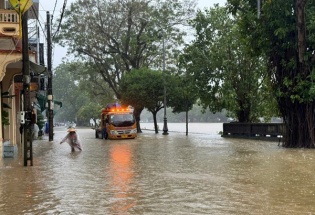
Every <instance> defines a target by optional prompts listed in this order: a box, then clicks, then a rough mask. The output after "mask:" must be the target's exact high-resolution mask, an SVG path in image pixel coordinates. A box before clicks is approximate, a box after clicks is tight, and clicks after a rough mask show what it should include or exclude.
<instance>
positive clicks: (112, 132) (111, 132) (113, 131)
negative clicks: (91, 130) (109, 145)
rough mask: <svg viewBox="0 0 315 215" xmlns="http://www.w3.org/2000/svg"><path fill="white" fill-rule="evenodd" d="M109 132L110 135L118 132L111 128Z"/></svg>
mask: <svg viewBox="0 0 315 215" xmlns="http://www.w3.org/2000/svg"><path fill="white" fill-rule="evenodd" d="M110 134H112V135H117V134H118V133H117V131H116V130H111V131H110Z"/></svg>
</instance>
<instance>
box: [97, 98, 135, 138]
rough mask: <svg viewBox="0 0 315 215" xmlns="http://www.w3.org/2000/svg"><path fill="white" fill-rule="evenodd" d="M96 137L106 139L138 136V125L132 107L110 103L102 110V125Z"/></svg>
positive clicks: (98, 128)
mask: <svg viewBox="0 0 315 215" xmlns="http://www.w3.org/2000/svg"><path fill="white" fill-rule="evenodd" d="M95 137H96V138H104V139H133V138H136V137H137V125H136V120H135V117H134V114H133V109H132V108H131V107H122V106H121V105H119V104H115V103H114V104H108V105H106V107H105V108H103V109H102V110H101V120H100V125H99V126H98V127H96V128H95Z"/></svg>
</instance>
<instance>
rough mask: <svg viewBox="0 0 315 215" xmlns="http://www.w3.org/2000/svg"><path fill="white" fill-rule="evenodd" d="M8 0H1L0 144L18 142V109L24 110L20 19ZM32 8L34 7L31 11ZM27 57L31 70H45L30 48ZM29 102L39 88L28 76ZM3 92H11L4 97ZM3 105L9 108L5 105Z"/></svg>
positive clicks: (32, 99)
mask: <svg viewBox="0 0 315 215" xmlns="http://www.w3.org/2000/svg"><path fill="white" fill-rule="evenodd" d="M10 8H11V6H10V5H9V3H8V2H7V0H0V92H1V103H0V104H1V111H0V115H1V117H0V121H1V123H0V145H2V143H3V142H4V141H5V140H10V142H11V144H13V145H16V144H19V143H21V137H22V135H21V134H20V130H19V128H20V119H19V116H20V112H21V110H23V96H22V89H23V83H22V78H23V74H22V68H23V65H22V38H21V35H20V27H21V25H20V24H21V23H20V22H21V20H20V18H19V15H18V13H17V12H16V11H15V10H13V9H10ZM32 11H34V10H32ZM29 59H30V61H31V62H30V67H31V72H32V73H33V74H36V72H38V71H36V70H45V67H43V66H39V65H38V64H37V53H36V50H34V49H32V48H29ZM31 82H32V83H31V87H30V88H31V91H32V92H31V101H32V102H33V101H36V93H37V91H38V78H37V77H33V78H32V79H31ZM4 93H8V95H12V97H10V98H4V96H3V95H4ZM6 104H7V105H9V106H10V107H11V109H8V108H5V107H6ZM4 112H7V113H8V120H9V125H4V124H3V123H4V120H3V115H4Z"/></svg>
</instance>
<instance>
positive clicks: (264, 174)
mask: <svg viewBox="0 0 315 215" xmlns="http://www.w3.org/2000/svg"><path fill="white" fill-rule="evenodd" d="M78 134H79V135H80V138H81V142H82V145H83V150H84V151H82V152H74V153H71V152H70V147H69V145H67V144H66V143H63V144H62V145H60V144H59V142H60V140H61V139H62V137H63V136H65V135H66V129H65V128H62V127H57V128H55V136H54V141H52V142H49V141H48V140H47V139H48V137H45V139H44V140H36V141H34V143H33V145H34V160H33V161H34V165H33V166H32V167H30V166H28V167H24V166H23V159H22V157H21V155H20V153H17V154H16V156H15V158H2V159H0V168H1V170H0V214H1V215H11V214H12V215H16V214H27V215H33V214H76V215H77V214H92V215H94V214H108V215H116V214H117V215H139V214H146V215H159V214H174V215H177V214H178V215H191V214H215V215H216V214H219V215H220V214H227V215H228V214H280V215H281V214H283V215H284V214H307V215H310V214H315V203H314V202H315V174H314V173H315V172H314V170H315V151H314V150H303V149H284V148H281V147H278V144H277V143H275V142H266V141H254V140H242V139H229V138H228V139H227V138H221V137H220V135H218V134H215V132H214V133H212V134H196V133H195V134H189V135H188V137H187V136H185V134H184V133H180V132H170V134H169V135H167V136H164V135H162V134H161V133H160V134H155V133H154V132H152V131H147V130H144V131H143V133H142V134H140V135H139V136H138V138H136V139H133V140H102V139H95V134H94V131H93V130H92V129H89V128H86V129H84V128H78Z"/></svg>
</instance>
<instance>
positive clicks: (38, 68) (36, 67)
mask: <svg viewBox="0 0 315 215" xmlns="http://www.w3.org/2000/svg"><path fill="white" fill-rule="evenodd" d="M30 67H31V70H32V71H33V72H34V73H35V74H36V75H40V74H45V75H48V69H47V68H46V67H44V66H42V65H39V64H37V63H34V62H32V61H30Z"/></svg>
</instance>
